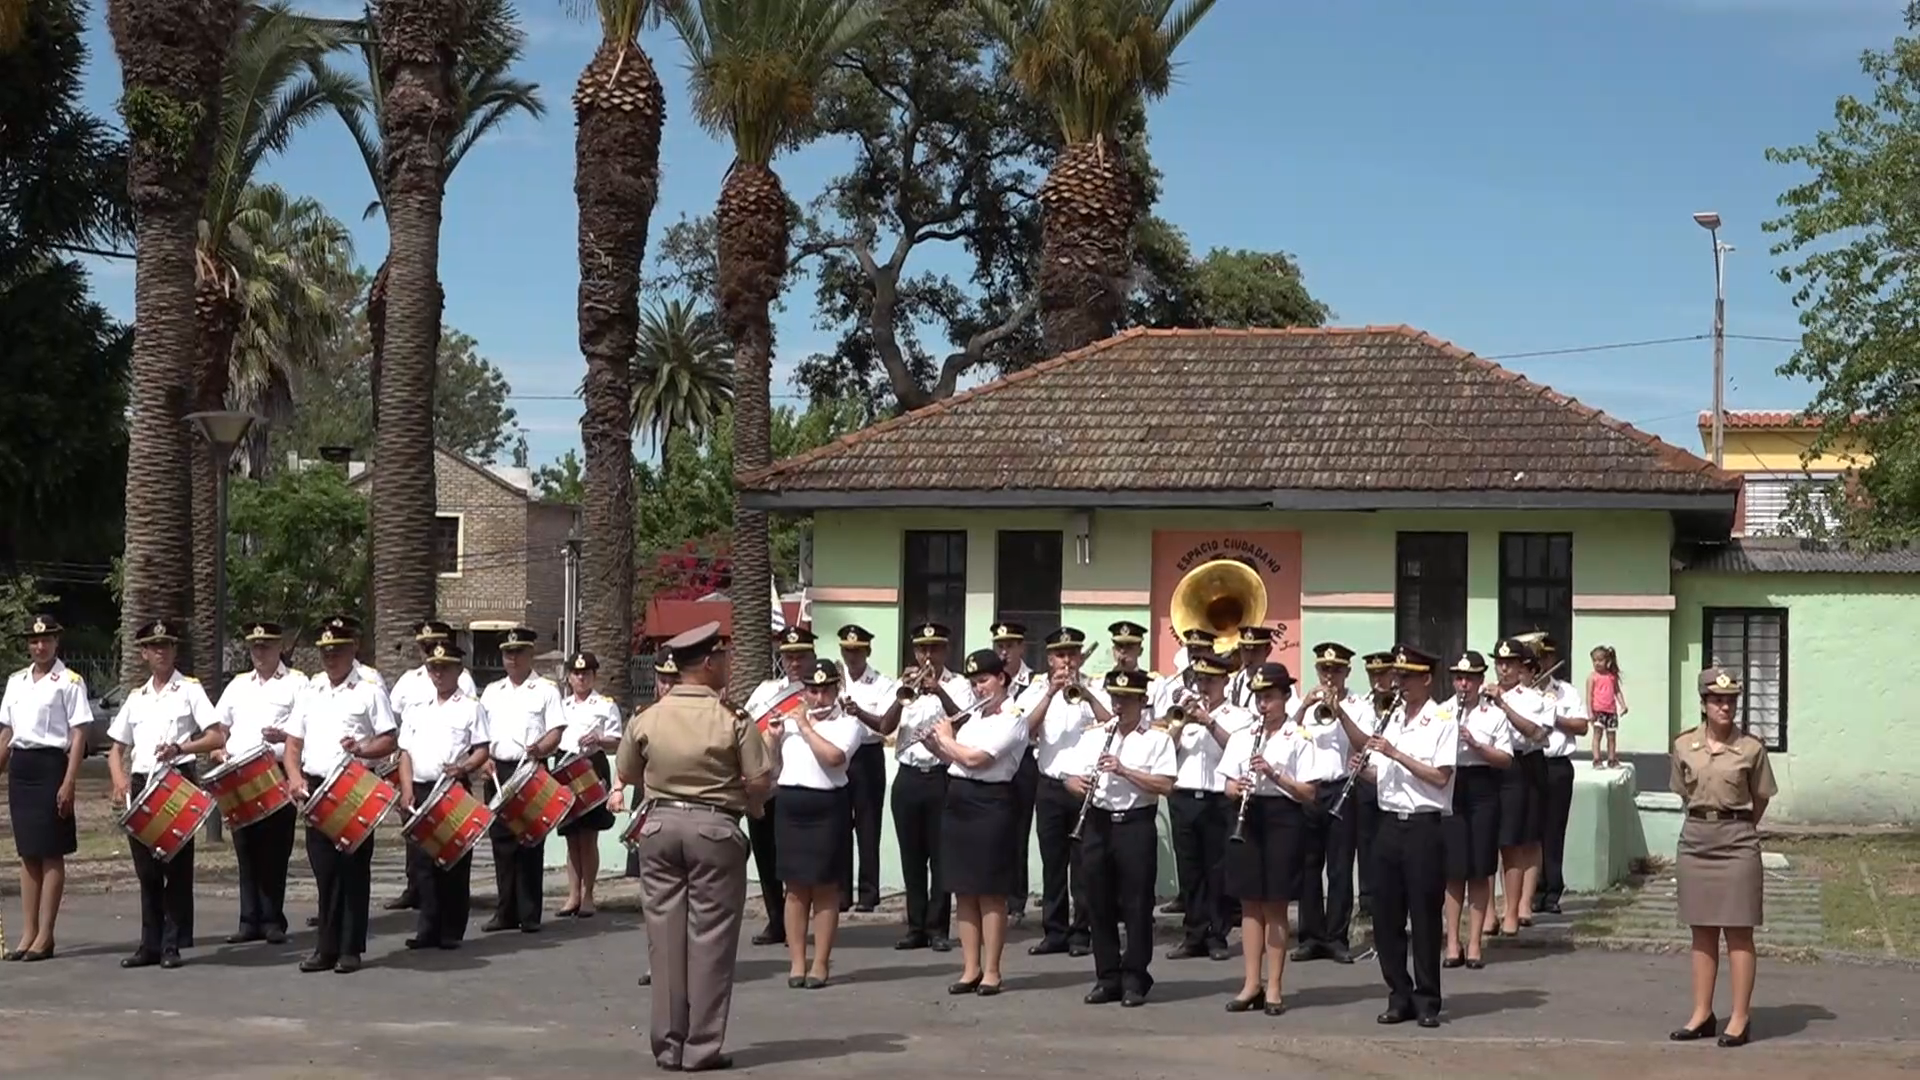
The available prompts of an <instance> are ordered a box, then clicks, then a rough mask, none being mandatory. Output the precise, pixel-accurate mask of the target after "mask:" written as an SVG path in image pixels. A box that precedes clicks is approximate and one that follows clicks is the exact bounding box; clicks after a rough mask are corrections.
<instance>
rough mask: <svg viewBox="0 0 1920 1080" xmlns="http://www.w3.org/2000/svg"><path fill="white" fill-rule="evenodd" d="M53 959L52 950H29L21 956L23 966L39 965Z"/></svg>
mask: <svg viewBox="0 0 1920 1080" xmlns="http://www.w3.org/2000/svg"><path fill="white" fill-rule="evenodd" d="M51 959H53V949H51V948H46V949H28V950H27V951H26V952H23V953H21V954H20V962H21V963H23V964H37V963H39V962H40V961H42V960H51Z"/></svg>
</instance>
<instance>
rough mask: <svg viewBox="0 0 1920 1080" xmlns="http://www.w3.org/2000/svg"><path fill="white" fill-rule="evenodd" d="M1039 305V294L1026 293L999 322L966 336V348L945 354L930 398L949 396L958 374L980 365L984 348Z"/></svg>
mask: <svg viewBox="0 0 1920 1080" xmlns="http://www.w3.org/2000/svg"><path fill="white" fill-rule="evenodd" d="M1039 307H1040V297H1039V294H1037V293H1035V294H1031V295H1029V296H1028V297H1027V298H1026V299H1025V300H1022V301H1021V302H1020V306H1019V307H1017V308H1014V309H1013V313H1012V314H1010V315H1008V316H1007V318H1006V320H1005V321H1004V322H1002V323H1001V324H1000V325H998V326H995V327H992V328H990V329H986V330H982V331H980V332H979V333H977V334H975V335H973V336H972V337H970V338H968V339H967V344H966V347H965V348H963V349H961V350H960V351H959V352H954V353H949V354H947V358H946V360H944V361H943V362H942V363H941V364H940V381H939V382H938V383H937V384H935V386H934V388H933V400H935V401H943V400H945V399H947V398H950V397H952V396H953V392H954V390H955V389H957V388H958V387H959V385H960V377H961V376H962V375H965V374H966V373H967V372H969V371H972V370H973V369H974V368H976V367H979V366H980V364H981V363H982V362H983V361H985V360H986V355H987V350H988V349H991V348H993V347H994V346H995V345H998V344H999V343H1000V342H1002V341H1004V340H1006V339H1007V338H1008V337H1009V336H1011V335H1012V334H1013V333H1014V332H1015V331H1017V330H1019V329H1020V325H1021V324H1022V323H1024V322H1026V321H1027V320H1028V319H1030V318H1032V317H1033V313H1034V312H1035V311H1037V310H1039ZM903 404H904V403H903Z"/></svg>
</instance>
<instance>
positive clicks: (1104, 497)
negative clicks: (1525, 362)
mask: <svg viewBox="0 0 1920 1080" xmlns="http://www.w3.org/2000/svg"><path fill="white" fill-rule="evenodd" d="M1737 499H1738V496H1737V495H1736V493H1734V492H1731V491H1717V492H1697V493H1688V492H1675V493H1662V492H1653V493H1648V492H1629V491H1513V490H1495V491H1352V490H1340V491H1318V490H1302V489H1290V490H1281V491H1254V490H1248V491H1211V490H1176V491H1076V490H1046V489H1014V488H1003V489H998V490H981V491H976V490H939V489H913V488H896V489H887V490H872V491H742V492H740V502H741V505H742V506H744V507H746V508H747V509H749V510H766V511H775V512H786V513H804V512H808V511H813V510H913V509H953V508H955V507H964V508H967V509H996V510H1015V509H1028V510H1037V509H1050V510H1069V509H1074V510H1077V509H1103V510H1104V509H1113V510H1192V509H1209V510H1306V511H1362V512H1364V511H1372V510H1664V511H1668V512H1681V511H1692V512H1695V513H1700V512H1706V513H1724V514H1726V515H1728V516H1729V517H1731V515H1732V514H1733V511H1734V507H1735V503H1736V501H1737Z"/></svg>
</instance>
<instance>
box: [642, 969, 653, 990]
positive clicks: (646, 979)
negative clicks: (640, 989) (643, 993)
mask: <svg viewBox="0 0 1920 1080" xmlns="http://www.w3.org/2000/svg"><path fill="white" fill-rule="evenodd" d="M640 985H641V986H652V985H653V972H651V971H649V972H647V973H646V974H645V975H642V976H640Z"/></svg>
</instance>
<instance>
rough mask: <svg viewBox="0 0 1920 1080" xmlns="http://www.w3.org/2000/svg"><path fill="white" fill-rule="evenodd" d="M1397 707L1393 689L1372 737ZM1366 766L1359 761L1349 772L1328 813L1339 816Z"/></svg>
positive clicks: (1381, 728) (1385, 726)
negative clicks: (1390, 701)
mask: <svg viewBox="0 0 1920 1080" xmlns="http://www.w3.org/2000/svg"><path fill="white" fill-rule="evenodd" d="M1399 707H1400V691H1398V690H1395V691H1394V692H1393V704H1392V705H1390V706H1388V707H1387V708H1384V709H1381V710H1379V713H1380V718H1379V720H1378V721H1376V722H1375V723H1374V725H1373V737H1374V738H1376V739H1377V738H1379V737H1380V734H1381V732H1384V731H1386V730H1387V721H1389V720H1391V719H1393V713H1394V710H1396V709H1398V708H1399ZM1366 767H1367V763H1366V762H1365V761H1362V762H1361V763H1360V767H1359V768H1357V769H1355V770H1353V772H1352V774H1350V775H1349V776H1348V777H1347V782H1346V784H1345V785H1344V786H1343V787H1341V789H1340V795H1339V797H1338V798H1336V799H1334V800H1333V806H1332V807H1331V808H1330V809H1329V810H1328V813H1330V814H1332V815H1333V816H1334V817H1340V816H1341V815H1340V811H1342V810H1344V809H1346V806H1347V797H1348V796H1350V795H1352V794H1353V785H1355V784H1357V783H1359V782H1360V774H1361V773H1363V772H1365V771H1366Z"/></svg>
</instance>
